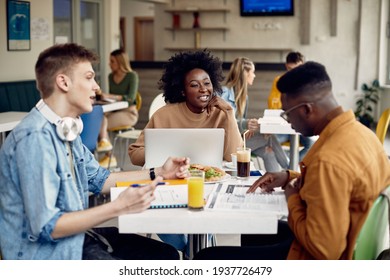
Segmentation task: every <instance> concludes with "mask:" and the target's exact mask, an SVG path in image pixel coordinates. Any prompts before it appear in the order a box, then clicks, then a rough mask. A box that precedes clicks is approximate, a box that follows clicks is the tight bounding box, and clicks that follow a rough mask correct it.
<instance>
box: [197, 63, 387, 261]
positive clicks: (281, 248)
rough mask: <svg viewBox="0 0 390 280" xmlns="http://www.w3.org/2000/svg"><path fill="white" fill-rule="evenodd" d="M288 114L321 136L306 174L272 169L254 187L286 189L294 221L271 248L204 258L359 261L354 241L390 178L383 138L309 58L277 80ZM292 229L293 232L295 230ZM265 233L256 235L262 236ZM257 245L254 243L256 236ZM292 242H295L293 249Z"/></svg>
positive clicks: (220, 250)
mask: <svg viewBox="0 0 390 280" xmlns="http://www.w3.org/2000/svg"><path fill="white" fill-rule="evenodd" d="M277 87H278V89H279V90H280V92H282V98H281V100H282V108H283V110H284V113H282V115H281V116H282V117H283V118H284V119H286V120H287V121H288V122H289V123H291V126H292V127H293V128H294V129H296V130H297V131H298V132H300V133H302V135H304V136H313V135H319V138H318V140H317V141H316V142H315V143H314V145H313V146H312V148H311V149H310V150H309V151H308V153H307V154H306V156H305V157H304V158H303V160H302V162H301V163H300V169H301V173H298V172H295V171H291V170H287V171H282V172H267V173H266V174H265V175H264V176H263V177H261V178H259V179H258V180H257V181H255V182H254V184H253V185H252V186H251V187H250V189H249V192H254V191H255V190H256V189H258V188H261V189H262V190H263V191H265V192H271V191H273V190H274V189H275V188H277V187H282V189H284V193H285V196H286V200H287V205H288V210H289V214H288V227H287V226H286V224H285V223H284V224H282V225H284V227H283V228H282V229H281V228H278V234H277V236H278V237H281V238H280V239H279V240H278V238H275V240H274V241H273V242H268V244H266V245H264V246H252V247H251V246H248V245H249V244H248V243H247V242H244V244H245V245H246V246H244V247H241V248H240V247H215V249H214V248H208V249H205V250H204V251H201V252H200V253H199V255H198V256H197V257H196V258H198V259H225V258H233V259H271V258H275V259H285V258H287V259H307V260H308V259H352V256H353V251H354V245H355V243H356V239H357V237H358V234H359V232H360V230H361V228H362V226H363V224H364V222H365V220H366V218H367V215H368V213H369V211H370V209H371V207H372V205H373V203H374V201H375V199H376V198H377V197H378V195H379V193H380V192H381V191H383V190H384V189H385V188H386V187H387V186H388V185H389V184H390V161H389V159H388V157H387V154H386V152H385V150H384V148H383V145H382V144H381V142H380V141H379V139H378V137H377V136H376V135H375V133H373V132H372V131H371V130H370V129H369V128H367V127H365V126H364V125H362V124H361V123H360V122H358V121H357V120H356V118H355V115H354V113H353V111H352V110H348V111H344V110H343V109H342V107H341V106H339V105H338V103H337V101H336V98H335V97H334V94H333V92H332V82H331V80H330V78H329V76H328V73H327V72H326V69H325V67H324V66H323V65H322V64H319V63H317V62H306V63H305V64H302V65H300V66H298V67H296V68H294V69H292V70H290V71H288V72H287V73H285V74H284V75H283V76H282V77H281V78H280V79H279V81H278V83H277ZM289 228H290V229H291V230H289ZM262 239H263V236H261V235H257V236H256V235H255V236H252V241H258V242H259V243H260V242H262ZM253 243H255V242H253ZM286 248H288V249H287V250H286Z"/></svg>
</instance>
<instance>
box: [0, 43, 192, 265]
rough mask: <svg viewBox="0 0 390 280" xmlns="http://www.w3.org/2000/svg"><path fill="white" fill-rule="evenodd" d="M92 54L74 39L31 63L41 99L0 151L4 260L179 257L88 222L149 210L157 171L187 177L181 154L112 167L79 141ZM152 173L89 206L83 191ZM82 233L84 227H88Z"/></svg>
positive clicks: (91, 83)
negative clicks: (158, 162) (131, 167)
mask: <svg viewBox="0 0 390 280" xmlns="http://www.w3.org/2000/svg"><path fill="white" fill-rule="evenodd" d="M97 61H98V57H97V56H96V54H94V53H93V52H91V51H89V50H87V49H86V48H84V47H82V46H79V45H76V44H63V45H54V46H52V47H50V48H48V49H46V50H44V51H43V52H42V53H41V54H40V55H39V58H38V61H37V62H36V65H35V73H36V80H37V87H38V89H39V91H40V93H41V97H42V100H41V101H39V102H38V104H37V105H36V107H34V108H33V109H32V110H31V111H30V113H29V114H28V115H27V116H26V117H25V118H24V119H23V120H22V121H21V122H20V124H19V125H17V126H16V127H15V128H14V129H13V130H12V132H11V133H10V134H9V135H8V137H7V138H6V140H5V142H4V144H3V145H2V147H1V150H0V192H1V194H2V195H1V196H0V209H1V210H0V248H1V253H2V257H3V258H4V259H82V258H83V259H118V258H119V259H178V258H179V254H178V252H177V251H176V250H175V249H174V248H173V247H171V246H169V245H167V244H164V243H162V242H158V241H156V240H153V239H150V238H146V237H142V236H139V235H135V234H126V235H124V234H119V233H118V229H117V228H102V229H96V230H95V231H91V230H90V229H91V228H93V227H95V226H97V225H99V224H101V223H103V222H105V221H107V220H109V219H111V218H114V217H117V216H119V215H122V214H126V213H137V212H141V211H143V210H145V209H147V208H148V207H149V206H150V203H151V202H152V201H153V200H154V194H153V191H154V189H155V187H156V184H157V182H158V181H160V180H161V179H162V178H164V179H173V178H185V177H186V176H187V173H188V166H189V160H188V159H187V158H170V159H168V160H167V161H166V162H165V164H164V165H163V166H162V167H158V168H155V169H150V170H142V171H133V172H117V173H110V171H108V170H107V169H104V168H102V167H101V166H100V165H99V164H98V162H97V161H96V160H95V158H94V156H93V155H92V154H91V152H90V151H89V150H88V149H87V148H86V147H85V146H84V145H83V144H82V142H81V138H80V137H79V134H80V133H81V130H82V123H81V121H80V119H79V116H80V115H81V114H83V113H87V112H90V111H92V105H93V103H94V99H95V93H96V91H98V90H99V86H98V84H97V83H96V81H95V72H94V70H93V68H92V63H96V62H97ZM130 179H131V180H145V179H155V180H154V181H153V183H151V184H150V185H148V186H145V187H142V188H128V189H126V190H125V191H124V192H122V193H121V194H120V196H119V197H118V199H116V200H114V201H112V202H109V203H106V204H103V205H100V206H96V207H93V208H89V205H88V198H89V194H90V193H93V194H99V193H109V190H110V188H111V187H114V186H115V182H116V181H126V180H130ZM86 233H88V234H86Z"/></svg>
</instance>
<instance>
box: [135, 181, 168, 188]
mask: <svg viewBox="0 0 390 280" xmlns="http://www.w3.org/2000/svg"><path fill="white" fill-rule="evenodd" d="M147 185H149V184H132V185H130V187H132V188H140V187H145V186H147ZM161 185H167V183H166V182H158V183H157V186H161Z"/></svg>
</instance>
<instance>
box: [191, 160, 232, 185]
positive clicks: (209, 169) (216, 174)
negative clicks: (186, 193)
mask: <svg viewBox="0 0 390 280" xmlns="http://www.w3.org/2000/svg"><path fill="white" fill-rule="evenodd" d="M194 169H195V170H202V171H204V173H205V178H204V182H205V183H206V184H210V183H219V182H222V181H226V180H228V179H229V178H230V177H231V176H230V175H229V174H227V173H226V172H225V171H224V170H222V169H221V168H218V167H215V166H207V165H202V164H191V165H190V168H189V171H190V172H191V170H194Z"/></svg>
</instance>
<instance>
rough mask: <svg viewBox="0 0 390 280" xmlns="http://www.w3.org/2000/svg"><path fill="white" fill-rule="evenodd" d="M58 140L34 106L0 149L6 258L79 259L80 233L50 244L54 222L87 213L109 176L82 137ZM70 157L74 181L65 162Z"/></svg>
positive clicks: (0, 223) (0, 236) (1, 244)
mask: <svg viewBox="0 0 390 280" xmlns="http://www.w3.org/2000/svg"><path fill="white" fill-rule="evenodd" d="M69 144H70V145H69V146H70V148H71V151H72V153H71V154H73V157H72V155H71V154H70V153H69V148H67V146H68V145H66V142H64V141H62V140H61V139H60V138H59V137H58V136H57V132H56V127H55V126H54V125H53V124H51V123H50V122H49V121H47V120H46V119H45V118H44V116H43V115H42V114H41V113H40V112H39V111H38V110H37V109H36V108H35V107H34V108H33V109H32V110H31V112H30V113H29V114H28V115H27V116H26V117H25V118H24V119H23V120H22V122H21V123H20V124H19V125H18V126H17V127H16V128H14V130H13V131H12V132H11V133H10V134H9V135H8V137H7V138H6V141H5V142H4V144H3V146H2V147H1V150H0V193H1V195H0V248H1V253H2V256H3V258H4V259H57V260H58V259H81V258H82V248H83V242H84V233H80V234H76V235H72V236H69V237H65V238H59V239H56V240H53V238H52V237H51V233H52V232H53V229H54V227H55V225H56V223H57V220H58V219H59V218H60V217H61V215H63V214H64V213H67V212H74V211H80V210H84V209H87V208H88V196H89V193H90V192H92V193H95V194H98V193H99V192H100V191H101V189H102V188H103V185H104V182H105V181H106V179H107V177H108V176H109V174H110V172H109V171H108V170H106V169H103V168H101V167H100V166H99V164H98V162H97V161H96V160H95V159H94V157H93V155H92V154H91V153H90V151H89V150H88V149H87V148H86V147H85V146H84V145H83V144H82V142H81V138H80V137H77V138H76V140H74V141H73V142H70V143H69ZM72 158H73V163H74V173H75V178H73V175H72V172H71V164H70V162H69V160H71V159H72Z"/></svg>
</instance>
